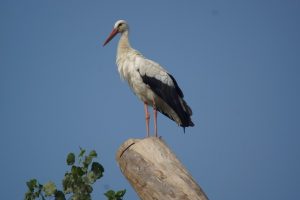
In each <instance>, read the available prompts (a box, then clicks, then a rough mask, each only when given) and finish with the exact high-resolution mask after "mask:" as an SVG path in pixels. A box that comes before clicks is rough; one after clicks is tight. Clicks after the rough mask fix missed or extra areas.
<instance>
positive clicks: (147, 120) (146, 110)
mask: <svg viewBox="0 0 300 200" xmlns="http://www.w3.org/2000/svg"><path fill="white" fill-rule="evenodd" d="M144 109H145V118H146V130H147V137H149V136H150V135H149V119H150V115H149V112H148V105H147V103H145V102H144Z"/></svg>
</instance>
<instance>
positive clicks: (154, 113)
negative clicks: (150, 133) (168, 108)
mask: <svg viewBox="0 0 300 200" xmlns="http://www.w3.org/2000/svg"><path fill="white" fill-rule="evenodd" d="M152 101H153V116H154V133H155V137H158V135H157V110H156V105H155V101H154V99H152Z"/></svg>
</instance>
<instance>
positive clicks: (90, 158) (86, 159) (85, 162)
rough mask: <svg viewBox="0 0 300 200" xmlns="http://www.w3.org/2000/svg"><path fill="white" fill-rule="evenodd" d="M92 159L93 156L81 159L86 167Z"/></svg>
mask: <svg viewBox="0 0 300 200" xmlns="http://www.w3.org/2000/svg"><path fill="white" fill-rule="evenodd" d="M92 160H93V157H91V156H86V157H85V159H84V161H83V165H84V166H85V167H88V166H89V165H90V164H91V162H92Z"/></svg>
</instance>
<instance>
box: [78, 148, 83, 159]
mask: <svg viewBox="0 0 300 200" xmlns="http://www.w3.org/2000/svg"><path fill="white" fill-rule="evenodd" d="M79 148H80V153H79V156H78V157H83V155H84V154H85V149H83V148H81V147H79Z"/></svg>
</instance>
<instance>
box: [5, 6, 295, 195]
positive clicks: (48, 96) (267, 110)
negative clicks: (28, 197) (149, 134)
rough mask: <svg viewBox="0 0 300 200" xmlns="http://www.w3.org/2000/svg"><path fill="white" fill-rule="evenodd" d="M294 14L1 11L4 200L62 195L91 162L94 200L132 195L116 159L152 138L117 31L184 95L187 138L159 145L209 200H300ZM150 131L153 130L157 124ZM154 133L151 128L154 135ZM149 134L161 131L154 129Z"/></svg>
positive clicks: (175, 135) (162, 129) (171, 131)
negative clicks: (70, 160) (60, 189)
mask: <svg viewBox="0 0 300 200" xmlns="http://www.w3.org/2000/svg"><path fill="white" fill-rule="evenodd" d="M299 9H300V2H299V1H293V0H288V1H279V0H274V1H264V0H263V1H261V0H260V1H258V0H255V1H245V0H242V1H237V0H229V1H221V0H216V1H206V0H205V1H203V0H202V1H181V2H180V1H178V2H176V3H174V2H173V1H164V2H162V1H149V2H141V1H96V0H94V1H85V2H83V1H37V0H36V1H32V0H29V1H16V0H11V1H8V0H1V1H0V27H1V31H0V134H1V140H0V157H1V167H0V169H1V172H2V174H1V180H0V188H1V197H2V198H3V199H21V198H23V195H24V193H25V191H26V185H25V182H26V181H27V180H28V179H30V178H33V177H35V178H37V179H39V180H40V181H41V182H46V181H48V180H52V181H54V182H56V183H58V184H59V181H60V180H61V178H62V177H63V175H64V173H65V171H66V169H67V168H66V166H65V164H64V163H65V157H66V155H67V153H68V152H71V151H72V152H79V146H81V147H83V148H86V149H88V150H92V149H95V150H96V151H97V152H98V154H99V161H100V162H101V163H102V164H103V165H104V167H105V169H106V171H105V176H104V178H103V179H102V180H101V181H100V182H99V183H97V184H96V186H95V189H94V197H95V199H103V195H102V193H103V192H104V191H106V190H107V189H110V188H112V189H123V188H126V189H127V194H126V199H137V196H136V195H135V193H134V191H133V190H132V189H131V187H130V185H129V184H128V183H127V181H126V180H125V178H124V177H123V176H122V174H121V172H120V170H119V168H118V166H117V163H116V161H115V153H116V151H117V149H118V147H119V146H120V145H121V144H122V143H123V142H124V141H126V140H127V139H129V138H142V137H144V136H145V134H146V131H145V123H144V110H143V104H142V103H141V102H139V100H138V99H137V98H136V97H135V96H134V95H133V94H132V92H131V91H130V90H129V88H128V86H127V85H126V83H125V82H122V81H121V80H120V78H119V75H118V73H117V69H116V65H115V55H116V46H117V41H118V37H117V38H115V39H114V40H113V41H111V42H110V43H109V45H107V46H106V47H105V48H103V47H102V44H103V42H104V40H105V39H106V37H107V36H108V34H109V33H110V31H111V30H112V27H113V25H114V23H115V21H116V20H118V19H125V20H127V21H128V23H129V24H130V28H131V33H130V41H131V44H132V46H133V47H134V48H136V49H138V50H139V51H140V52H142V53H143V54H144V55H145V56H146V57H148V58H150V59H153V60H155V61H157V62H158V63H160V64H161V65H162V66H164V67H165V68H166V69H167V70H168V71H169V72H170V73H171V74H172V75H173V76H174V77H175V78H176V79H177V81H178V83H179V85H180V87H181V89H182V90H183V92H184V94H185V99H186V100H187V102H188V103H189V104H190V106H191V107H192V109H193V112H194V115H193V121H194V123H195V127H193V128H188V129H187V130H186V134H184V133H183V131H182V129H181V128H179V127H177V125H176V124H175V123H174V122H172V121H170V120H169V119H167V118H166V117H164V116H163V115H159V116H158V121H159V122H158V131H159V134H160V135H161V136H162V137H163V138H164V140H165V141H166V143H167V144H168V145H169V146H170V148H171V149H172V150H173V151H174V152H175V153H176V155H177V156H178V158H179V159H180V160H181V161H182V162H183V164H184V165H185V166H186V167H187V169H188V170H189V171H190V172H191V174H192V175H193V177H194V178H195V180H196V181H197V182H198V183H199V184H200V185H201V186H202V188H203V189H204V191H205V192H206V194H207V195H208V197H209V198H210V199H228V200H229V199H230V200H232V199H237V200H239V199H243V200H247V199H274V200H275V199H297V198H299V196H300V192H299V187H300V159H299V158H300V144H299V141H300V136H299V133H300V128H299V113H300V106H299V102H300V95H299V91H300V90H299V85H300V80H299V76H300V54H299V53H300V37H299V35H300V26H299V24H300V13H299ZM151 122H152V121H151ZM151 128H153V124H152V123H151ZM152 130H153V129H152Z"/></svg>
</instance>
